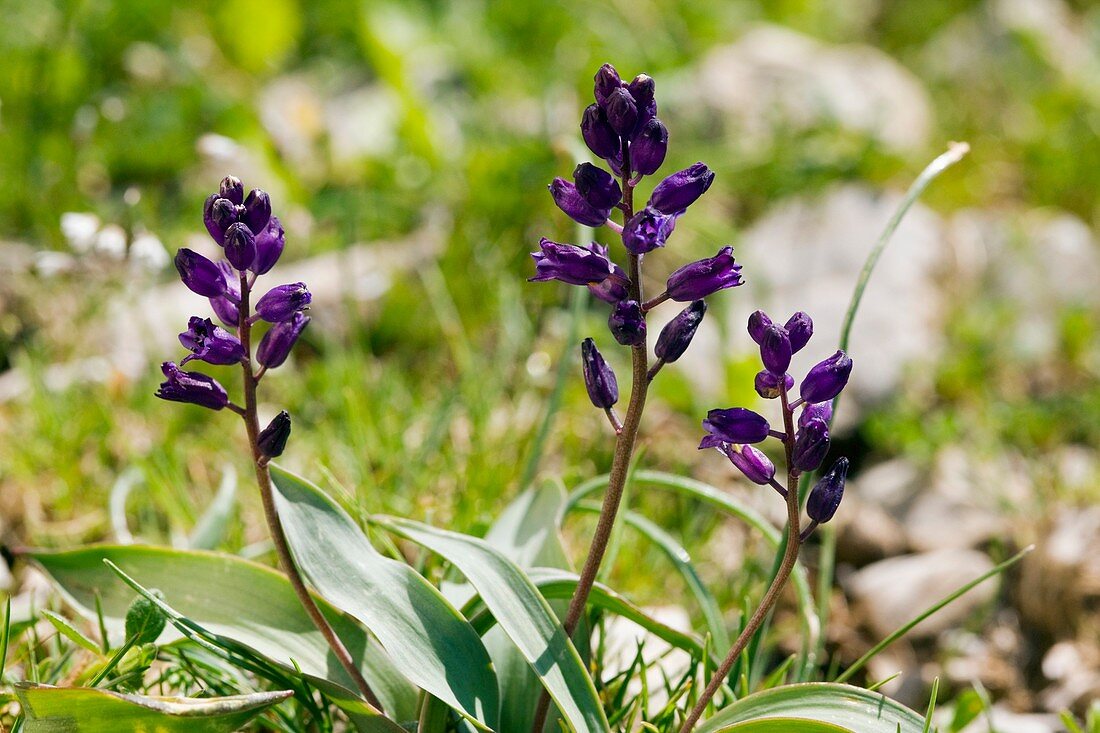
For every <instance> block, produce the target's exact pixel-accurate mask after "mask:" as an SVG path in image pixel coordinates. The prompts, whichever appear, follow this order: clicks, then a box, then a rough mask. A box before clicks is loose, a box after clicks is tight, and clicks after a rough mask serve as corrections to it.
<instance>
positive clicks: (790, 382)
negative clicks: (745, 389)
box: [754, 369, 794, 400]
mask: <svg viewBox="0 0 1100 733" xmlns="http://www.w3.org/2000/svg"><path fill="white" fill-rule="evenodd" d="M780 379H782V380H783V381H784V382H785V383H786V387H787V390H788V391H790V390H791V389H793V388H794V377H792V376H791V375H790V374H784V375H783V376H782V377H780V376H779V375H778V374H773V373H771V372H769V371H768V370H767V369H763V370H761V371H759V372H757V373H756V381H755V384H754V386H755V387H756V394H758V395H760V396H761V397H763V398H764V399H766V400H774V399H775V398H777V397H778V396H779V394H780V386H779V383H780Z"/></svg>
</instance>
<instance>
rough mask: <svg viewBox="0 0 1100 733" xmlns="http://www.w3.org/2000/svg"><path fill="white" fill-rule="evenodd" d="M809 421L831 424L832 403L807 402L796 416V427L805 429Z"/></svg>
mask: <svg viewBox="0 0 1100 733" xmlns="http://www.w3.org/2000/svg"><path fill="white" fill-rule="evenodd" d="M811 420H822V421H823V422H825V424H826V425H827V424H829V423H830V422H832V420H833V403H832V402H830V401H826V402H807V403H806V405H805V406H804V407H803V408H802V412H801V413H799V415H798V427H800V428H802V427H806V425H807V424H808V423H809V422H810V421H811Z"/></svg>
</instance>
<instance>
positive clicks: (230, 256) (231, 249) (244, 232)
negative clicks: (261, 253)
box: [222, 199, 256, 270]
mask: <svg viewBox="0 0 1100 733" xmlns="http://www.w3.org/2000/svg"><path fill="white" fill-rule="evenodd" d="M222 201H225V199H222ZM224 246H225V259H227V260H229V264H231V265H233V267H236V268H237V269H238V270H247V269H248V268H250V267H252V263H253V262H255V260H256V235H255V234H253V233H252V230H251V229H249V228H248V226H247V225H246V224H242V223H241V222H237V223H236V224H233V225H232V226H230V227H229V228H228V229H226V230H225V245H224Z"/></svg>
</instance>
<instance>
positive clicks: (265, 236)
mask: <svg viewBox="0 0 1100 733" xmlns="http://www.w3.org/2000/svg"><path fill="white" fill-rule="evenodd" d="M285 245H286V233H285V232H284V231H283V225H282V223H281V222H280V221H279V217H277V216H272V217H271V218H270V219H268V221H267V226H266V227H264V229H263V231H262V232H260V233H259V234H257V235H256V260H255V262H253V263H252V271H253V272H254V273H256V274H257V275H263V274H266V273H267V272H270V270H271V268H272V267H274V266H275V263H276V262H278V261H279V257H280V256H282V254H283V247H284V246H285Z"/></svg>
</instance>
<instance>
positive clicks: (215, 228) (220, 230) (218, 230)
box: [202, 193, 225, 244]
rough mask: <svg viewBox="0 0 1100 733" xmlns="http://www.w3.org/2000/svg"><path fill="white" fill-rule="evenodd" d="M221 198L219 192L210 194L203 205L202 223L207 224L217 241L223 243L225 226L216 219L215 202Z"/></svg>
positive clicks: (208, 229) (207, 228)
mask: <svg viewBox="0 0 1100 733" xmlns="http://www.w3.org/2000/svg"><path fill="white" fill-rule="evenodd" d="M219 198H221V197H220V196H219V195H218V194H216V193H212V194H210V195H209V196H208V197H207V199H206V201H205V202H204V203H203V205H202V223H203V224H205V225H206V231H208V232H210V236H211V237H212V238H213V239H214V241H215V242H217V243H218V244H221V243H222V241H224V240H225V228H224V227H222V226H221V225H219V224H218V223H217V222H216V221H214V204H215V203H216V202H217V201H218V199H219Z"/></svg>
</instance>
